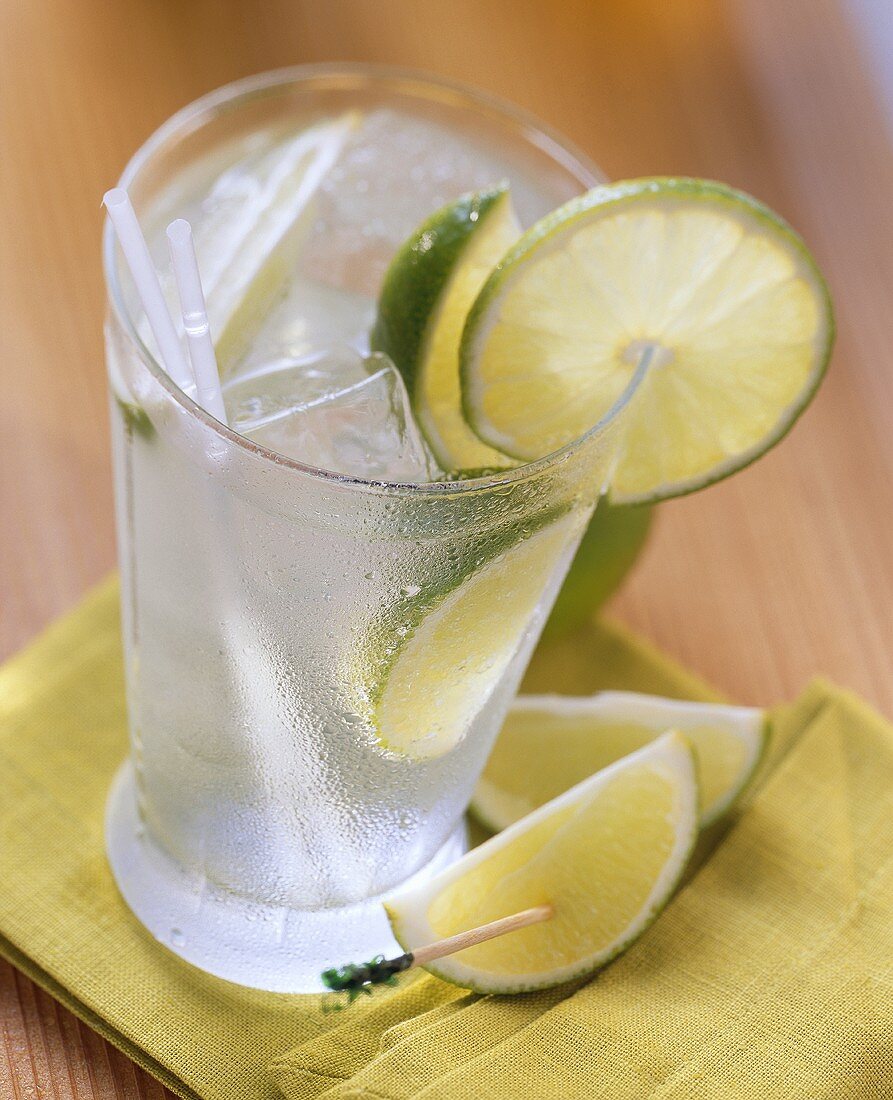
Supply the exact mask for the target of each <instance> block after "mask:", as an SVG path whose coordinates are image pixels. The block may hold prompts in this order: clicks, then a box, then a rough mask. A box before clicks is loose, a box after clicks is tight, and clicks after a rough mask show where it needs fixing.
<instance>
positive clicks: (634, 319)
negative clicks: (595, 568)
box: [460, 179, 834, 503]
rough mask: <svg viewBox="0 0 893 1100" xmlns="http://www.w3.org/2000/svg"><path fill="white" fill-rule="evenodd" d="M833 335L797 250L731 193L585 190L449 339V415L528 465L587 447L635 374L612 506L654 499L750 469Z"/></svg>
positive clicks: (816, 276)
mask: <svg viewBox="0 0 893 1100" xmlns="http://www.w3.org/2000/svg"><path fill="white" fill-rule="evenodd" d="M833 332H834V324H833V318H832V311H831V304H830V299H829V296H828V291H827V288H826V286H825V283H824V281H823V279H822V277H821V275H820V273H819V271H818V268H817V267H816V264H815V262H814V260H813V258H812V257H811V255H810V254H809V252H808V251H807V249H806V247H805V245H804V244H803V242H802V240H801V239H800V238H799V237H798V236H797V234H796V233H795V232H794V231H793V230H792V229H791V228H790V227H789V226H788V225H786V224H785V223H784V222H783V221H782V220H781V219H780V218H778V217H777V216H776V215H775V214H773V213H772V212H771V211H770V210H768V209H767V208H766V207H765V206H763V205H761V204H760V203H758V202H757V201H756V200H754V199H752V198H750V197H749V196H747V195H744V194H742V193H741V192H738V191H734V190H732V189H731V188H729V187H726V186H724V185H722V184H718V183H711V182H707V181H703V180H689V179H643V180H633V181H630V182H626V183H618V184H615V185H611V186H606V187H599V188H596V189H595V190H593V191H590V192H589V193H588V194H586V195H582V196H580V197H579V198H577V199H574V200H572V201H571V202H569V203H568V204H567V205H565V206H563V207H561V208H560V209H558V210H556V211H554V212H553V213H552V214H550V215H548V216H547V217H546V218H544V219H543V220H542V221H540V222H538V223H537V224H536V225H535V226H534V227H533V228H532V229H530V230H529V231H528V232H527V233H525V234H524V236H523V237H522V238H521V239H520V241H518V243H517V244H516V245H515V246H514V247H513V248H512V249H511V250H510V251H509V253H508V255H507V256H506V257H505V258H504V259H503V260H502V261H501V262H500V263H499V265H498V266H497V268H496V270H495V271H494V272H493V273H492V274H491V275H490V277H489V278H488V280H487V282H486V283H485V285H484V287H483V289H482V290H481V292H480V294H479V295H478V297H477V299H476V300H475V303H474V306H473V307H472V310H471V312H470V314H469V317H468V320H467V322H466V325H465V329H464V332H463V336H462V344H461V352H460V355H461V372H462V391H463V407H464V410H465V415H466V419H467V421H468V423H469V425H470V426H471V427H472V428H473V429H474V431H475V433H476V434H477V435H478V436H479V437H480V438H481V439H482V440H484V442H486V443H487V444H489V445H490V446H491V447H495V448H497V449H498V450H500V451H502V452H504V453H505V454H508V455H512V456H513V457H514V458H515V459H516V460H518V461H530V460H533V459H537V458H540V457H542V456H544V455H546V454H549V453H551V452H552V451H555V450H557V449H558V448H560V447H562V446H563V445H564V444H567V443H570V442H571V441H572V440H574V439H577V438H578V437H580V436H581V435H583V434H585V432H587V431H588V430H589V429H590V428H591V427H592V426H593V425H594V424H596V423H597V422H598V420H599V419H600V418H601V417H602V416H603V415H604V414H605V413H606V412H607V411H608V410H609V409H610V408H611V406H612V405H613V404H614V403H615V402H616V401H617V399H618V398H619V397H620V395H621V394H622V393H623V392H624V390H625V389H626V387H627V386H628V385H629V383H630V380H631V379H632V377H633V374H634V372H635V370H636V367H637V365H638V364H639V362H640V361H641V359H642V356H643V354H644V353H645V352H646V350H648V352H649V356H650V366H649V368H648V370H647V372H646V374H645V377H644V380H643V381H642V383H641V385H640V386H639V389H638V392H637V393H636V394H635V396H634V398H633V401H632V402H631V405H630V407H629V409H628V410H627V413H626V417H627V421H626V431H625V438H624V441H623V443H622V446H621V450H620V454H619V459H618V465H617V468H616V471H615V475H614V479H613V484H612V490H611V496H612V499H613V500H614V501H615V502H621V503H628V502H640V501H651V500H660V499H664V498H666V497H671V496H676V495H678V494H681V493H687V492H691V491H693V490H695V489H699V488H701V487H703V486H705V485H708V484H710V483H711V482H713V481H717V480H718V479H720V478H722V477H726V476H727V475H728V474H731V473H733V472H734V471H736V470H738V469H740V468H741V467H742V466H745V465H747V464H748V463H749V462H751V461H753V460H754V459H755V458H757V457H758V456H759V455H761V454H762V453H763V452H764V451H766V450H768V449H769V448H770V447H771V446H772V445H773V444H774V443H777V442H778V440H779V439H781V437H782V436H783V435H784V434H785V433H786V432H787V431H788V429H789V428H790V427H791V425H792V424H793V423H794V421H795V420H796V418H797V416H798V415H799V414H800V413H801V412H802V411H803V409H804V407H805V406H806V405H807V403H808V402H809V399H810V398H811V396H812V395H813V393H814V392H815V390H816V388H817V386H818V384H819V382H820V380H821V377H822V374H823V373H824V370H825V367H826V365H827V362H828V357H829V355H830V350H831V345H832V342H833Z"/></svg>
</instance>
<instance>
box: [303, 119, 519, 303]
mask: <svg viewBox="0 0 893 1100" xmlns="http://www.w3.org/2000/svg"><path fill="white" fill-rule="evenodd" d="M504 176H505V169H504V166H502V165H501V164H500V163H499V162H497V160H496V159H495V158H492V157H491V156H490V155H489V154H488V151H487V150H486V149H485V148H478V147H475V146H474V145H472V144H471V142H470V140H469V138H468V137H467V136H462V137H460V136H459V135H458V134H457V133H455V132H452V131H451V130H449V129H447V128H446V127H445V126H442V125H440V124H438V123H437V122H434V121H433V120H431V119H421V118H414V117H412V116H410V115H408V114H403V113H401V112H400V111H397V110H393V109H390V108H379V109H377V110H373V111H371V112H370V113H369V114H368V115H365V116H364V117H363V118H362V120H361V121H360V123H359V125H357V126H356V127H355V128H354V129H353V131H351V133H350V134H349V135H348V136H347V139H346V141H345V143H344V146H343V148H342V150H341V154H340V156H339V158H338V161H337V163H335V164H334V165H333V166H332V167H331V168H330V170H329V172H328V174H327V175H326V178H325V179H324V180H323V181H322V183H321V185H320V188H319V191H318V194H317V207H316V210H317V219H316V221H315V223H314V227H313V230H312V234H311V237H310V238H309V239H308V241H307V249H306V251H305V253H304V254H303V256H302V260H301V262H302V265H304V269H305V270H306V271H312V272H313V273H314V275H315V276H316V277H317V278H319V279H320V280H322V281H323V282H328V283H331V284H332V285H334V286H341V287H347V288H350V289H352V290H354V291H356V292H358V293H361V294H365V295H368V296H369V297H372V298H375V297H376V296H377V295H378V291H379V289H380V286H381V280H382V278H383V276H384V273H385V271H386V269H387V266H388V264H389V263H390V261H391V258H392V257H393V255H394V253H395V252H396V250H397V249H398V248H399V247H400V245H401V244H403V242H404V241H405V240H406V238H407V237H408V236H409V235H410V233H412V232H413V230H414V229H416V228H417V227H418V225H419V224H420V223H421V222H422V221H424V219H425V218H426V217H428V215H429V214H432V213H433V212H434V211H435V210H437V209H438V208H439V207H441V206H443V205H445V204H446V203H447V202H450V201H451V200H453V199H456V198H458V197H459V195H461V194H463V193H464V192H466V191H472V190H478V189H480V188H483V187H492V186H494V185H496V184H498V183H499V182H500V181H501V180H502V179H503V177H504Z"/></svg>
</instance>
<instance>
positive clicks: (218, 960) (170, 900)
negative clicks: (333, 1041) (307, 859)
mask: <svg viewBox="0 0 893 1100" xmlns="http://www.w3.org/2000/svg"><path fill="white" fill-rule="evenodd" d="M105 834H106V850H107V852H108V859H109V863H110V864H111V868H112V874H113V876H114V878H115V882H116V883H117V885H118V889H119V890H120V891H121V894H122V895H123V897H124V900H125V901H126V902H127V904H128V906H129V907H130V909H131V910H132V911H133V913H134V914H135V915H136V917H137V919H138V920H139V921H140V922H141V923H142V924H143V925H145V927H146V928H147V929H148V930H149V932H151V933H152V935H153V936H154V937H155V939H156V940H158V941H159V943H161V944H163V945H164V946H165V947H166V948H168V950H170V951H172V952H173V953H174V954H175V955H178V956H179V957H180V958H181V959H184V960H185V961H186V962H189V963H192V965H193V966H197V967H198V968H199V969H201V970H205V971H207V972H208V973H209V974H214V975H215V976H216V977H218V978H225V979H226V980H227V981H230V982H236V983H238V984H239V985H247V986H251V987H253V988H255V989H265V990H269V991H270V992H274V993H317V992H320V991H321V990H322V989H323V986H322V983H321V982H320V979H319V975H320V972H321V971H322V970H324V969H325V968H326V967H328V966H339V965H342V964H343V963H347V962H363V961H365V960H366V959H370V958H372V957H373V956H375V955H385V956H391V955H399V954H400V953H401V952H402V950H403V949H402V948H401V947H400V946H399V944H398V943H397V941H396V940H395V939H394V937H393V935H392V934H391V929H390V926H389V924H388V920H387V917H386V916H385V912H384V909H383V908H382V904H381V902H382V900H383V898H381V897H379V898H370V899H368V900H367V901H363V902H360V903H358V904H356V905H351V906H346V907H344V908H342V909H317V910H300V909H290V908H286V907H283V906H274V905H265V904H261V903H257V902H251V901H248V900H247V899H245V898H241V897H237V896H235V895H233V894H230V893H228V892H227V891H225V890H220V889H218V888H215V887H211V886H210V885H209V884H208V883H207V882H205V881H200V880H198V879H197V878H196V877H195V876H190V875H189V874H188V873H187V872H186V871H184V870H183V868H182V867H180V866H178V865H177V864H175V863H173V862H172V861H171V860H170V859H169V858H168V857H167V856H166V855H165V854H164V853H163V852H162V851H161V850H160V849H159V848H158V847H157V845H155V844H154V843H152V841H151V840H149V838H148V837H147V836H146V834H145V830H144V828H143V825H142V822H141V821H140V819H139V816H138V814H137V808H136V785H135V779H134V773H133V767H132V765H131V764H130V762H129V761H128V762H127V763H125V764H124V765H123V766H122V767H121V769H120V770H119V771H118V774H117V775H116V776H115V779H114V782H113V783H112V786H111V790H110V791H109V797H108V804H107V806H106V822H105ZM467 848H468V838H467V835H466V831H465V823H464V821H463V822H461V823H460V825H459V827H458V828H457V829H456V831H455V832H454V833H453V835H452V836H451V837H450V838H449V840H448V841H447V842H446V844H444V846H443V847H442V848H441V849H440V851H439V852H438V853H437V855H436V856H434V858H433V859H432V860H431V861H430V862H429V863H428V864H427V865H426V866H425V867H423V868H422V869H421V870H420V871H417V872H416V874H415V875H413V876H412V878H411V879H408V880H407V881H406V882H404V883H401V888H402V887H403V886H407V885H409V883H411V882H412V883H414V882H417V881H419V880H420V879H425V878H428V877H430V876H431V875H434V874H436V873H437V872H438V871H440V870H442V869H443V868H444V867H446V866H447V865H448V864H450V863H452V862H453V860H455V859H458V857H459V856H461V855H462V854H463V853H464V852H465V851H467Z"/></svg>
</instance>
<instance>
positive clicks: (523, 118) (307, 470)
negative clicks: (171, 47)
mask: <svg viewBox="0 0 893 1100" xmlns="http://www.w3.org/2000/svg"><path fill="white" fill-rule="evenodd" d="M339 79H340V80H342V81H354V82H357V81H373V82H381V83H382V84H386V83H391V84H395V85H397V86H398V87H399V86H400V85H402V86H403V90H404V92H405V93H409V94H415V95H416V96H417V97H419V98H428V99H429V100H430V99H435V100H437V99H440V100H441V101H443V100H444V99H445V98H446V97H449V99H451V100H452V101H455V100H456V99H460V100H464V101H465V102H464V105H465V106H466V107H468V108H470V109H472V110H474V109H476V110H478V111H480V110H482V109H483V111H484V112H486V113H488V114H489V115H490V116H491V117H496V118H497V119H498V120H500V121H502V122H503V123H508V124H514V126H515V127H516V128H517V129H518V130H519V131H520V133H521V135H522V136H523V137H524V139H525V140H527V141H528V142H530V143H531V144H533V145H535V146H537V147H538V148H540V149H541V150H542V151H543V152H545V153H546V154H547V155H548V156H549V157H550V158H551V159H552V160H553V161H555V162H556V163H557V164H559V165H561V166H562V167H564V168H566V169H567V170H568V171H569V172H571V173H572V174H573V175H574V176H575V177H577V178H578V179H580V181H581V183H582V184H583V185H584V186H587V185H588V186H592V187H595V186H598V185H599V184H600V183H603V182H604V181H605V177H604V176H603V175H602V173H601V172H600V171H599V169H598V167H597V166H596V164H595V163H594V162H593V161H592V160H591V158H590V157H588V156H587V155H586V154H585V153H584V152H582V150H580V149H578V148H577V147H576V146H575V145H574V144H573V143H572V142H570V141H568V140H567V139H565V138H564V137H563V136H562V135H561V134H560V133H559V132H558V131H557V130H554V129H553V128H552V127H550V126H549V125H548V124H546V123H544V122H542V121H541V120H540V119H538V118H537V117H536V116H535V115H534V114H533V113H532V112H529V111H527V110H526V109H524V108H522V107H518V106H517V105H515V104H513V103H510V102H508V101H507V100H504V99H502V98H501V97H499V96H495V95H492V94H491V93H489V92H485V91H481V90H479V89H477V88H474V87H471V86H469V85H466V84H464V83H462V82H460V81H453V80H449V79H444V78H441V77H439V76H436V75H433V74H431V73H427V72H424V71H423V70H418V69H411V68H403V67H400V66H391V65H381V64H374V63H366V62H323V63H314V64H306V65H293V66H288V67H285V68H279V69H272V70H270V71H267V72H262V73H258V74H256V75H253V76H248V77H243V78H242V79H240V80H236V81H232V82H231V83H229V84H224V85H222V86H221V87H219V88H216V89H214V90H213V91H211V92H208V93H207V94H205V95H203V96H200V97H199V98H198V99H195V100H192V101H191V102H190V103H188V104H186V106H184V107H181V108H180V110H178V111H176V112H175V113H174V114H173V115H171V116H170V117H169V118H168V119H167V120H166V121H165V122H163V123H162V124H161V125H160V126H159V127H158V128H157V129H156V130H155V131H153V133H152V134H150V136H149V137H148V138H147V139H146V140H145V141H144V142H143V144H142V145H141V146H140V147H139V148H138V149H137V151H136V152H135V153H134V154H133V156H132V157H131V158H130V160H129V161H128V162H127V164H126V166H125V168H124V171H123V172H122V173H121V178H120V179H119V181H118V184H117V186H118V187H123V188H125V189H126V188H128V187H129V186H130V185H131V184H132V183H133V181H134V179H136V177H137V176H138V174H139V173H140V171H141V169H142V168H143V167H144V165H145V164H146V163H148V162H149V161H150V160H151V158H152V157H153V156H154V155H155V154H156V153H157V152H158V151H159V150H160V149H162V148H163V147H164V146H165V145H166V144H167V143H168V142H169V141H171V140H172V139H175V138H177V137H182V136H186V135H188V134H190V133H192V132H194V131H196V130H198V129H200V128H201V126H202V124H203V122H204V121H205V118H206V116H207V115H208V114H209V113H212V112H215V111H216V112H219V111H220V110H222V109H223V110H233V109H236V108H237V107H238V106H239V105H240V104H242V103H243V102H246V101H249V100H253V99H257V98H260V97H262V96H265V95H274V94H276V93H277V92H278V91H279V90H280V89H282V88H284V87H286V86H289V85H300V84H303V83H307V84H310V83H312V82H314V81H318V82H324V81H326V80H329V81H331V82H332V85H331V86H332V87H333V88H334V87H337V81H338V80H339ZM425 93H427V95H426V94H425ZM116 243H117V242H116V238H115V235H114V231H113V228H112V225H111V222H110V221H109V218H108V216H106V218H105V225H104V228H103V237H102V257H103V271H104V275H105V283H106V290H107V293H108V301H109V305H110V307H111V309H112V310H113V312H114V314H115V316H116V318H117V320H118V322H119V323H120V325H121V327H122V329H123V330H124V333H125V334H126V336H127V338H128V339H129V341H130V342H131V344H132V345H133V346H134V348H135V349H136V351H137V354H138V355H139V357H140V359H141V360H142V362H143V365H144V366H145V367H146V368H147V369H148V370H149V372H150V373H151V374H152V375H153V377H154V378H155V380H156V381H157V382H158V383H159V384H160V385H161V386H162V387H163V388H164V389H165V390H166V391H167V393H168V394H169V395H170V396H171V397H172V398H173V399H174V400H175V401H176V402H177V404H178V405H179V406H180V407H181V409H182V410H183V411H184V412H185V413H186V414H187V415H189V416H191V417H193V418H194V419H196V420H198V421H199V422H200V423H202V424H203V425H204V427H205V428H208V429H210V430H211V431H213V432H215V433H216V434H217V435H218V436H220V437H222V438H223V439H224V440H226V442H227V443H229V444H235V445H236V446H238V447H240V448H242V449H244V450H245V451H247V452H249V453H251V454H254V455H256V456H260V457H261V458H263V459H265V460H267V461H269V462H271V463H273V464H274V465H276V466H281V467H284V468H286V469H291V470H294V471H295V472H297V473H300V474H304V475H307V476H310V477H311V478H316V479H318V480H320V481H323V482H328V483H330V484H332V485H337V486H343V487H346V488H353V489H358V490H363V491H367V492H372V493H390V492H395V493H401V494H407V495H416V494H421V495H426V494H427V495H442V494H453V493H463V492H469V491H474V490H480V489H482V488H490V487H501V486H503V485H511V484H514V483H515V482H520V481H525V480H528V479H530V478H534V477H537V476H539V475H540V474H541V473H543V472H545V471H546V470H548V469H550V468H551V467H553V466H556V465H558V464H559V463H560V462H562V461H564V460H565V459H567V458H569V457H571V456H572V455H573V454H575V453H576V452H577V451H578V450H580V449H581V448H583V447H584V446H586V444H588V443H589V442H590V441H594V440H595V439H596V438H597V437H598V436H600V435H601V434H602V433H603V432H604V431H605V430H606V429H607V428H608V426H609V425H610V424H611V422H612V421H613V420H614V418H615V417H616V416H617V414H618V413H620V412H621V411H622V410H623V409H624V408H625V407H626V405H627V404H628V403H629V401H630V399H631V398H632V395H633V393H634V392H635V391H636V389H637V388H638V386H639V382H640V381H641V378H642V376H643V374H644V370H643V367H642V365H640V367H639V369H637V370H636V371H634V372H633V375H632V378H631V379H630V381H629V383H628V384H627V386H626V388H625V389H624V391H623V392H622V393H621V395H620V396H619V397H618V398H617V400H616V401H615V402H614V403H613V405H611V406H610V408H609V409H608V410H607V411H606V412H605V413H604V414H603V415H602V417H601V418H600V419H599V420H598V421H597V422H596V423H595V424H594V425H593V426H592V427H591V428H590V429H589V430H588V431H586V432H584V433H583V435H581V436H578V437H577V438H576V439H573V440H571V441H570V442H569V443H565V444H563V445H562V446H561V447H559V448H557V449H556V450H554V451H551V452H550V453H549V454H547V455H543V456H542V457H541V458H538V459H535V460H534V461H532V462H522V463H521V464H519V465H518V466H512V467H509V468H508V469H506V470H499V471H493V472H492V473H488V474H486V475H483V476H480V477H474V478H461V479H456V480H454V481H436V482H420V483H415V482H403V481H383V480H380V479H379V480H373V479H367V478H362V477H357V476H354V475H351V474H339V473H335V472H334V471H330V470H324V469H322V468H320V467H316V466H312V465H309V464H307V463H304V462H300V461H298V460H297V459H293V458H290V457H288V456H286V455H283V454H280V453H279V452H278V451H273V450H270V449H269V448H267V447H264V446H263V445H262V444H259V443H256V442H255V441H254V440H251V439H248V438H247V437H246V436H244V435H241V434H239V433H238V432H236V431H234V430H233V429H232V428H230V427H229V426H228V425H225V424H222V423H220V421H218V420H216V419H215V418H214V417H213V416H211V414H210V413H208V412H207V411H206V410H205V409H204V408H202V406H201V405H199V404H197V403H196V402H195V401H194V400H193V399H192V398H190V397H189V396H188V394H185V393H184V392H183V391H182V390H181V389H180V387H179V386H177V384H176V383H175V382H174V381H173V380H172V379H171V378H170V376H169V375H168V373H167V371H166V370H165V369H164V367H163V366H162V365H161V363H160V362H159V361H158V360H157V359H156V357H155V356H154V355H153V354H152V352H151V351H150V350H149V349H148V348H147V347H146V345H145V343H144V342H143V340H142V338H141V336H140V334H139V331H138V328H137V325H136V323H135V321H134V318H133V317H132V315H131V312H130V310H129V309H128V307H127V305H126V302H125V300H124V295H123V292H122V288H121V283H120V279H119V272H118V262H117V248H116Z"/></svg>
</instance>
